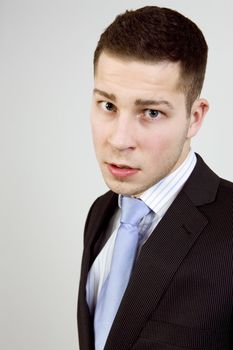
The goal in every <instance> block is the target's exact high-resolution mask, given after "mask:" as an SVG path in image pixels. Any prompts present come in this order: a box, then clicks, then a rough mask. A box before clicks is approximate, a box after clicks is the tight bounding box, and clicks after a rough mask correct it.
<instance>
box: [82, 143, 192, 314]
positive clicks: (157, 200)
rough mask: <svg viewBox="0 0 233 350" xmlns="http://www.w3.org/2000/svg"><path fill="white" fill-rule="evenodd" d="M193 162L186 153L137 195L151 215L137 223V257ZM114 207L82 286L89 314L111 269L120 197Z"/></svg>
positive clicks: (118, 219) (190, 156) (118, 218)
mask: <svg viewBox="0 0 233 350" xmlns="http://www.w3.org/2000/svg"><path fill="white" fill-rule="evenodd" d="M196 161H197V159H196V155H195V153H194V152H193V151H192V150H190V152H189V154H188V156H187V158H186V159H185V161H184V162H183V163H182V164H181V165H180V166H179V167H178V168H177V169H176V170H175V171H173V172H172V173H171V174H169V175H167V176H166V177H165V178H163V179H162V180H160V181H159V182H158V183H156V184H155V185H154V186H152V187H150V188H149V189H148V190H146V191H145V192H144V193H143V194H142V195H141V196H140V199H141V200H142V201H143V202H144V203H145V204H146V205H147V206H148V207H149V208H150V209H151V212H150V213H149V214H148V215H147V216H146V217H145V218H144V219H143V220H142V221H141V223H140V229H139V249H138V254H139V252H140V249H141V247H142V245H143V244H144V243H145V242H146V240H147V239H148V238H149V236H150V235H151V233H152V232H153V231H154V229H155V227H156V226H157V225H158V223H159V221H160V220H161V219H162V217H163V216H164V214H165V213H166V211H167V210H168V208H169V207H170V205H171V204H172V202H173V201H174V199H175V198H176V196H177V195H178V193H179V192H180V190H181V189H182V187H183V185H184V184H185V182H186V181H187V179H188V178H189V176H190V174H191V173H192V171H193V169H194V167H195V165H196ZM118 204H119V208H118V209H117V211H116V213H115V215H114V216H113V218H112V219H111V221H110V223H109V225H108V229H107V234H108V237H109V238H108V240H107V242H106V244H105V245H104V247H103V249H102V250H101V251H100V253H99V255H98V256H97V257H96V259H95V261H94V263H93V265H92V267H91V269H90V271H89V274H88V279H87V285H86V292H87V303H88V305H89V308H90V312H91V314H92V315H93V313H94V310H95V305H96V301H97V299H98V296H99V293H100V290H101V288H102V285H103V283H104V281H105V279H106V278H107V276H108V274H109V271H110V267H111V260H112V254H113V248H114V243H115V238H116V234H117V231H118V228H119V226H120V208H121V195H119V199H118Z"/></svg>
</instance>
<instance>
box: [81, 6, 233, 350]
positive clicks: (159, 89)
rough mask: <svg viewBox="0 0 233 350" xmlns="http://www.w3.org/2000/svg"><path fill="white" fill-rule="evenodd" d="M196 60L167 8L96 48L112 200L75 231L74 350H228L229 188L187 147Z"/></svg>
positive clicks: (133, 21) (198, 51) (99, 126)
mask: <svg viewBox="0 0 233 350" xmlns="http://www.w3.org/2000/svg"><path fill="white" fill-rule="evenodd" d="M206 61H207V44H206V42H205V39H204V37H203V35H202V33H201V31H200V29H199V28H198V27H197V26H196V25H195V24H194V23H193V22H191V21H190V20H189V19H187V18H185V17H184V16H182V15H181V14H179V13H177V12H176V11H173V10H170V9H166V8H159V7H156V6H149V7H144V8H141V9H138V10H136V11H127V12H126V13H124V14H122V15H120V16H118V17H117V18H116V19H115V21H114V22H113V23H112V24H111V25H110V26H109V27H108V28H107V29H106V30H105V31H104V33H103V34H102V36H101V38H100V41H99V43H98V45H97V48H96V51H95V56H94V90H93V104H92V113H91V123H92V131H93V139H94V145H95V150H96V156H97V159H98V161H99V164H100V168H101V171H102V174H103V178H104V180H105V182H106V184H107V186H108V187H109V188H110V191H109V192H107V193H106V194H105V195H103V196H101V197H100V198H98V199H97V200H96V201H95V202H94V204H93V206H92V207H91V209H90V212H89V215H88V218H87V221H86V226H85V233H84V253H83V261H82V269H81V279H80V290H79V310H78V326H79V339H80V349H81V350H91V349H96V350H101V349H105V350H113V349H114V350H126V349H135V350H147V349H148V350H149V349H157V350H165V349H166V350H171V349H174V350H177V349H182V350H184V349H205V350H207V349H222V350H223V349H224V350H225V349H230V348H231V346H232V343H231V340H230V334H231V331H232V321H231V315H232V289H233V288H232V241H233V234H232V232H233V185H232V183H230V182H228V181H226V180H223V179H220V178H219V177H218V176H217V175H216V174H215V173H213V172H212V171H211V170H210V169H209V168H208V167H207V165H206V164H205V163H204V161H203V160H202V159H201V157H200V156H199V155H196V154H195V153H194V152H193V151H192V149H191V147H190V141H191V139H192V137H193V136H195V135H196V134H197V132H198V131H199V129H200V127H201V125H202V122H203V120H204V117H205V115H206V112H207V111H208V102H207V101H206V100H205V99H203V98H200V92H201V89H202V85H203V81H204V75H205V68H206ZM139 207H140V208H139ZM140 211H142V212H143V214H141V213H140V214H139V212H140ZM126 212H127V214H126ZM129 213H130V214H129ZM126 216H127V219H126ZM134 216H137V219H135V222H134V221H133V220H134V219H132V217H134ZM130 220H131V221H130ZM135 237H137V238H135ZM135 242H136V243H135ZM126 259H128V260H126ZM119 266H120V267H119Z"/></svg>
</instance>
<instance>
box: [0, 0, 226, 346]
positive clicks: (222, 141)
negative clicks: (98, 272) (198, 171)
mask: <svg viewBox="0 0 233 350" xmlns="http://www.w3.org/2000/svg"><path fill="white" fill-rule="evenodd" d="M147 4H157V5H164V6H167V7H172V8H174V9H177V10H179V11H181V12H182V13H184V14H185V15H187V16H188V17H190V18H192V19H193V20H194V21H196V23H197V24H198V25H199V26H200V27H201V28H202V30H203V32H204V34H205V36H206V39H207V41H208V43H209V47H210V52H209V65H208V70H207V76H206V83H205V87H204V90H203V94H202V95H203V97H206V98H207V99H208V100H209V101H210V105H211V108H210V111H209V113H208V116H207V119H206V120H205V124H204V126H203V128H202V130H201V131H200V133H199V135H198V136H197V137H196V139H195V141H194V143H193V148H194V150H195V151H198V152H200V153H201V154H202V156H203V157H204V159H205V160H206V161H207V162H208V163H209V165H210V166H211V167H212V168H213V169H214V170H215V171H216V172H217V173H219V174H220V175H221V176H223V177H226V178H228V179H233V165H232V156H231V155H230V154H231V150H232V146H233V140H232V131H233V128H232V126H233V125H232V81H233V64H232V62H233V45H232V33H233V5H232V4H233V3H232V1H231V0H229V1H226V0H225V1H224V0H222V1H220V2H219V1H215V2H214V1H211V0H209V1H208V0H207V1H203V0H200V1H199V0H196V1H195V2H194V1H187V0H177V1H175V0H174V1H127V0H124V1H123V0H118V1H106V0H105V1H104V0H99V1H96V2H95V1H88V0H86V1H74V0H40V1H39V0H38V1H35V0H0V234H1V236H0V238H1V241H0V260H1V261H0V276H1V279H0V333H1V334H0V348H1V349H4V350H13V349H17V350H29V349H30V350H31V349H33V350H41V349H43V350H75V349H78V342H77V330H76V298H77V289H78V281H79V269H80V259H81V251H82V234H83V232H82V231H83V225H84V220H85V216H86V214H87V211H88V208H89V206H90V204H91V202H92V201H93V200H94V198H95V197H96V196H97V195H99V194H100V193H102V192H103V191H105V189H106V187H105V185H104V184H103V181H102V179H101V176H100V172H99V170H98V168H97V163H96V161H95V157H94V152H93V149H92V143H91V135H90V130H89V110H90V99H91V89H92V54H93V50H94V48H95V45H96V42H97V39H98V37H99V34H100V33H101V32H102V31H103V29H104V28H105V27H106V26H107V25H108V24H109V23H110V22H111V21H112V20H113V18H114V17H115V16H116V15H117V14H118V13H120V12H122V11H124V10H125V9H126V8H128V9H132V8H137V7H141V6H144V5H147Z"/></svg>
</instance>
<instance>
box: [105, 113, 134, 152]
mask: <svg viewBox="0 0 233 350" xmlns="http://www.w3.org/2000/svg"><path fill="white" fill-rule="evenodd" d="M109 143H110V144H111V146H112V147H113V148H115V149H117V150H119V151H123V150H129V149H134V148H135V147H136V139H135V128H134V125H133V120H131V118H130V117H127V116H118V118H117V119H116V120H115V123H113V125H112V130H111V134H110V137H109Z"/></svg>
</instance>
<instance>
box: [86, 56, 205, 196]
mask: <svg viewBox="0 0 233 350" xmlns="http://www.w3.org/2000/svg"><path fill="white" fill-rule="evenodd" d="M178 85H179V65H178V64H177V63H171V62H163V63H157V64H156V63H153V64H148V63H142V62H140V61H133V60H132V61H130V60H123V59H121V58H118V57H114V56H110V55H108V54H106V53H102V54H101V55H100V58H99V61H98V64H97V68H96V73H95V79H94V94H93V103H92V112H91V122H92V132H93V139H94V146H95V151H96V156H97V159H98V161H99V164H100V168H101V171H102V174H103V177H104V180H105V182H106V184H107V186H108V187H109V188H110V189H111V190H112V191H114V192H116V193H121V194H127V195H134V196H138V195H140V194H141V193H143V192H144V191H145V190H147V189H148V188H149V187H151V186H152V185H154V184H155V183H157V182H158V181H159V180H161V179H162V178H163V177H165V176H166V175H168V174H170V173H171V172H172V171H174V170H175V169H176V168H177V167H178V166H179V165H180V164H181V163H182V162H183V161H184V159H185V158H186V156H187V154H188V152H189V148H190V139H191V137H192V136H193V135H194V134H195V133H196V132H197V131H198V129H199V127H200V125H201V121H202V119H203V116H204V114H205V113H204V112H205V111H206V109H207V107H208V106H207V102H206V101H204V100H199V101H198V102H196V105H195V103H194V105H195V108H193V109H192V112H191V114H190V115H188V116H187V111H186V100H185V95H184V93H183V92H181V90H180V89H179V87H178Z"/></svg>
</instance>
